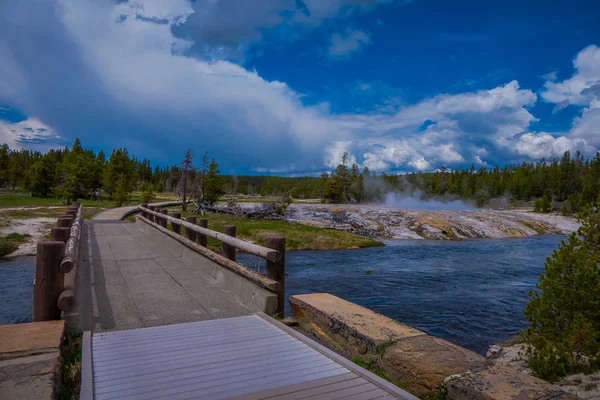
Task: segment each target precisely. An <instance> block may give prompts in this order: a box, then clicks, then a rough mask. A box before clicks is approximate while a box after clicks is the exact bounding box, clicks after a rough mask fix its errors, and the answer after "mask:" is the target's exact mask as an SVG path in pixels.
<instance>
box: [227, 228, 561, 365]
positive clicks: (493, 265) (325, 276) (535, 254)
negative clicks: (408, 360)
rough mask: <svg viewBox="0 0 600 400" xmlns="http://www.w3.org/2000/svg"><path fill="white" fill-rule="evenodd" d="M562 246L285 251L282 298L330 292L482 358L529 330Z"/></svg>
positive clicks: (553, 242)
mask: <svg viewBox="0 0 600 400" xmlns="http://www.w3.org/2000/svg"><path fill="white" fill-rule="evenodd" d="M562 239H564V237H561V236H541V237H530V238H522V239H485V240H464V241H457V242H449V241H428V240H414V241H411V240H402V241H393V242H387V243H386V244H387V246H386V247H383V248H381V247H379V248H369V249H361V250H347V251H298V252H289V253H288V254H287V256H286V261H287V266H286V273H287V274H286V275H287V276H286V292H287V293H286V294H287V296H290V295H293V294H304V293H318V292H328V293H331V294H334V295H336V296H339V297H342V298H344V299H346V300H349V301H351V302H354V303H357V304H360V305H362V306H365V307H367V308H370V309H372V310H374V311H376V312H378V313H381V314H383V315H386V316H388V317H390V318H392V319H395V320H397V321H400V322H402V323H405V324H408V325H411V326H413V327H415V328H417V329H420V330H422V331H425V332H426V333H429V334H431V335H435V336H438V337H441V338H444V339H446V340H449V341H450V342H453V343H455V344H458V345H460V346H463V347H466V348H468V349H470V350H473V351H476V352H478V353H481V354H483V353H485V351H486V350H487V347H488V346H489V345H490V344H494V343H499V342H502V341H504V340H506V339H508V338H509V337H511V336H513V335H515V334H517V333H518V332H520V331H521V330H522V329H524V328H525V327H526V326H527V323H526V320H525V318H524V317H523V308H524V306H525V304H526V303H527V293H528V291H529V290H531V289H534V288H535V284H536V282H537V280H538V277H539V274H540V273H542V272H543V270H544V261H545V259H546V257H548V256H549V255H550V254H551V253H552V250H553V249H554V248H556V247H557V245H558V244H559V243H560V241H561V240H562ZM239 258H240V260H243V261H242V262H245V263H246V264H247V265H258V264H259V263H258V262H257V261H256V260H254V259H251V258H250V257H249V256H243V257H239ZM263 264H264V263H262V262H261V263H260V265H261V267H260V268H261V269H260V271H261V272H264V266H262V265H263ZM287 307H289V305H287ZM286 313H287V315H289V309H288V310H286Z"/></svg>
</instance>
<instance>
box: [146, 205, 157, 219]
mask: <svg viewBox="0 0 600 400" xmlns="http://www.w3.org/2000/svg"><path fill="white" fill-rule="evenodd" d="M148 210H150V211H156V207H154V206H148ZM148 219H149V220H150V222H158V220H157V219H156V218H155V217H154V214H150V213H148Z"/></svg>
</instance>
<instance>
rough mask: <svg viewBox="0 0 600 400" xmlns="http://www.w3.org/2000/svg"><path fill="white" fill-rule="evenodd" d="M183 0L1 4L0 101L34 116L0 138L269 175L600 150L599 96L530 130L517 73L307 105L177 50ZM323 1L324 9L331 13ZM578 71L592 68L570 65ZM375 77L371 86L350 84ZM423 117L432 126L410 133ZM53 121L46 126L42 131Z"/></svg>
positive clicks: (256, 78) (278, 87) (238, 70)
mask: <svg viewBox="0 0 600 400" xmlns="http://www.w3.org/2000/svg"><path fill="white" fill-rule="evenodd" d="M358 1H359V0H356V4H358V3H357V2H358ZM198 3H199V2H198ZM354 3H355V2H352V1H346V2H344V4H346V5H348V4H350V5H352V4H354ZM367 3H368V4H376V3H377V2H367ZM367 3H364V4H367ZM171 4H172V5H171ZM223 4H225V2H223ZM314 4H316V3H311V2H307V7H311V6H314V7H317V6H315V5H314ZM336 4H341V2H338V3H336ZM361 4H362V3H361ZM186 6H189V3H187V2H186V1H179V2H177V3H170V2H169V3H166V2H158V1H155V2H142V1H137V2H134V3H133V5H132V4H131V3H130V4H127V3H121V4H115V3H113V2H98V1H94V0H63V1H61V2H54V1H51V0H47V1H38V2H4V3H0V61H1V62H0V104H3V105H7V106H10V107H13V108H16V109H18V110H19V111H20V112H22V113H24V114H25V115H29V116H31V118H30V119H29V120H28V121H29V122H28V124H30V125H28V126H25V125H21V126H20V127H21V128H22V127H25V128H27V127H30V128H32V130H33V132H34V133H35V134H36V135H37V136H36V137H35V138H32V137H28V136H27V135H26V134H25V133H27V132H29V133H30V132H31V131H29V130H23V129H20V128H19V127H17V128H15V127H9V128H7V127H6V126H7V124H3V125H2V126H1V127H0V129H2V130H1V132H2V135H3V136H2V137H3V138H4V140H5V141H12V142H10V143H14V144H16V143H21V144H22V145H24V144H23V143H28V142H33V141H36V140H37V141H39V140H40V139H41V138H43V139H44V142H45V143H47V144H51V142H52V141H53V140H54V139H55V138H56V133H55V132H58V133H59V134H60V135H61V136H63V137H65V138H66V139H65V140H67V141H71V140H73V138H74V137H75V136H80V137H81V139H82V141H83V143H84V144H85V145H87V146H91V147H104V146H107V147H111V148H112V147H118V146H123V145H126V146H128V147H129V148H130V150H131V151H132V152H134V153H135V154H137V155H138V156H142V157H149V158H151V159H153V161H158V162H170V163H172V162H174V157H176V158H178V157H177V156H176V155H177V154H181V155H182V154H183V152H184V151H185V149H186V148H187V147H188V146H192V147H193V148H195V149H197V151H198V152H202V151H205V150H208V151H210V152H211V154H212V155H213V156H215V157H216V158H217V159H218V160H220V161H221V164H222V166H223V170H231V169H236V168H239V169H243V168H246V169H247V168H249V167H250V166H254V167H255V170H257V171H271V172H276V173H286V172H294V171H308V172H309V171H311V170H318V169H322V168H324V167H325V166H334V165H335V164H336V163H338V162H339V161H340V160H341V154H343V152H344V151H348V152H349V153H350V154H351V158H350V162H351V163H353V162H356V163H358V164H361V165H362V166H368V167H369V168H371V169H374V170H389V169H396V168H407V169H410V168H413V169H421V170H427V169H431V168H436V167H440V166H441V165H464V164H465V163H471V162H476V163H478V164H483V163H488V164H490V165H493V164H495V163H503V162H506V161H507V160H512V159H515V160H522V159H524V158H532V159H535V158H537V156H538V155H541V154H544V156H546V155H548V154H549V155H556V154H557V153H558V152H560V151H562V149H564V148H567V147H569V146H572V147H573V148H580V147H582V146H583V147H584V148H585V149H586V151H588V152H589V151H593V150H594V149H597V148H599V147H600V143H598V139H597V138H598V137H599V135H597V129H596V130H595V128H594V126H596V127H597V126H598V119H599V118H600V117H599V115H598V112H599V111H598V110H599V108H598V107H597V106H598V104H597V103H595V102H594V101H590V102H589V104H588V108H587V109H586V110H585V111H584V112H583V113H582V115H581V116H580V117H579V118H578V119H576V120H575V122H574V125H573V129H572V130H571V131H570V132H566V133H564V134H554V136H553V135H551V134H547V133H537V134H536V133H535V132H531V131H530V124H531V123H532V122H533V121H536V118H535V117H534V116H533V115H532V114H531V112H530V107H531V106H532V105H533V104H535V102H536V100H537V96H536V95H535V93H534V92H532V91H531V90H529V89H521V88H520V87H519V84H518V83H517V82H516V81H511V82H508V83H506V84H504V85H500V86H497V87H495V88H492V89H489V90H480V91H475V92H467V93H459V94H453V95H449V94H440V95H437V96H434V97H431V98H428V99H425V100H423V101H421V102H419V103H417V104H413V105H406V104H402V103H401V102H400V101H394V102H393V107H387V108H386V109H385V112H381V111H378V109H375V110H370V111H369V112H367V113H344V114H335V113H332V112H331V111H330V108H329V106H328V104H327V103H326V102H324V103H321V104H319V105H316V106H305V105H304V104H303V103H302V101H301V94H299V93H297V92H295V91H294V90H293V89H292V88H290V87H288V86H287V84H286V83H285V82H278V81H267V80H265V79H263V78H262V77H261V76H260V75H259V73H258V72H256V71H249V70H247V69H245V68H244V67H242V66H240V65H237V64H235V63H232V62H228V61H223V60H218V61H208V60H206V59H198V58H192V57H187V56H184V55H183V54H184V53H185V52H184V51H182V50H181V49H185V48H186V47H189V46H193V45H195V44H197V43H196V42H191V41H188V40H187V39H182V38H181V37H179V36H175V35H174V34H173V32H172V29H171V28H172V27H174V26H179V25H180V24H181V21H183V20H185V19H186V18H187V19H188V20H189V19H190V18H192V15H194V14H189V12H190V9H189V8H186ZM215 7H216V6H215ZM323 7H325V8H324V9H323V10H322V14H320V15H321V16H325V15H331V13H332V12H333V11H327V10H329V9H326V5H323ZM270 13H271V12H270V11H269V12H268V14H270ZM123 16H124V17H123ZM140 16H141V18H138V17H140ZM152 18H155V19H157V21H158V22H157V21H155V22H152V21H149V19H152ZM314 18H318V15H316V14H315V16H314ZM163 20H168V23H164V22H162V21H163ZM15 32H18V34H16V33H15ZM190 40H194V39H193V38H190ZM215 43H217V42H215ZM578 58H579V57H578ZM40 60H44V62H40ZM584 64H585V63H584ZM578 65H580V64H578ZM582 71H583V72H585V73H586V74H588V72H589V71H588V69H586V68H584V67H583V65H580V68H579V72H578V73H583V72H582ZM374 87H376V85H375V83H374V82H370V83H366V84H365V85H364V86H361V87H360V88H359V89H362V90H363V91H369V90H373V88H374ZM390 93H392V92H390ZM396 95H397V93H396ZM380 104H384V105H385V104H386V103H385V102H382V103H380ZM427 120H430V121H435V124H432V125H430V126H428V127H427V128H426V129H424V130H423V131H422V132H420V128H421V127H422V126H423V124H424V122H425V121H427ZM36 121H37V122H36ZM39 121H43V127H42V125H36V123H39V124H41V122H39ZM34 126H37V127H38V128H40V129H47V131H41V130H38V131H36V130H35V129H38V128H34ZM49 127H52V128H53V130H54V131H53V132H52V133H50V134H47V132H51V129H50V128H49ZM13 131H15V132H13ZM46 134H47V135H48V136H44V135H46ZM10 143H9V144H10ZM27 146H28V147H29V145H27Z"/></svg>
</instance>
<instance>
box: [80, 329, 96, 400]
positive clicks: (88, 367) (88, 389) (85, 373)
mask: <svg viewBox="0 0 600 400" xmlns="http://www.w3.org/2000/svg"><path fill="white" fill-rule="evenodd" d="M91 337H92V335H91V332H90V331H85V332H83V338H82V339H81V378H80V379H81V386H80V389H79V399H80V400H93V399H94V380H93V369H92V343H91Z"/></svg>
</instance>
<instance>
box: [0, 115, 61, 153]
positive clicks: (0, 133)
mask: <svg viewBox="0 0 600 400" xmlns="http://www.w3.org/2000/svg"><path fill="white" fill-rule="evenodd" d="M60 140H61V137H60V136H58V134H57V133H56V132H54V130H52V128H50V127H48V126H46V125H45V124H44V123H43V122H42V121H40V120H38V119H36V118H29V119H26V120H24V121H21V122H16V123H10V122H6V121H2V120H0V143H6V144H8V146H9V147H10V148H11V149H13V150H14V149H16V150H19V149H23V148H27V149H33V150H39V151H46V150H48V149H51V148H58V147H61V146H60V144H59V142H60Z"/></svg>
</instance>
